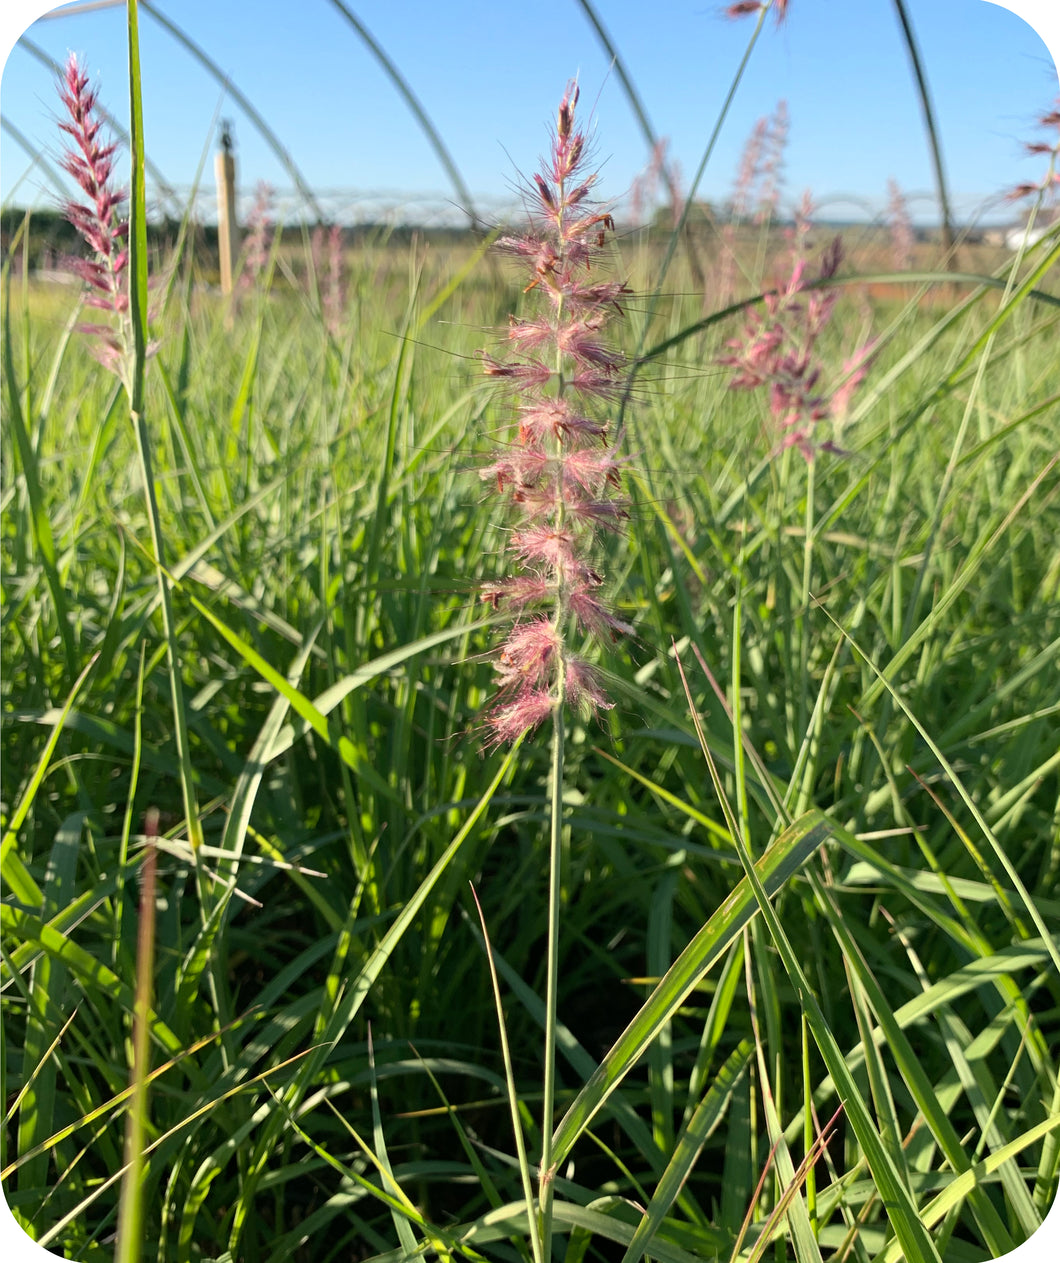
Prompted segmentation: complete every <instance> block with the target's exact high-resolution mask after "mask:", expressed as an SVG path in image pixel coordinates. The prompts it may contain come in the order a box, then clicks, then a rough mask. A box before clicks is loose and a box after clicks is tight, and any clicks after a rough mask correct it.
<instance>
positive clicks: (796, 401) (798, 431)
mask: <svg viewBox="0 0 1060 1263" xmlns="http://www.w3.org/2000/svg"><path fill="white" fill-rule="evenodd" d="M811 211H812V206H811V204H810V203H809V200H808V198H804V200H803V205H802V207H801V208H800V211H799V214H798V215H797V217H796V223H795V227H794V229H793V230H791V233H790V235H791V238H792V243H793V244H792V270H791V275H790V277H789V278H788V279H787V281H786V282H784V283H783V284H781V285H778V286H777V288H776V289H775V290H773V291H772V292H771V293H769V294H766V295H765V297H764V299H763V302H762V306H763V308H764V314H763V311H762V310H759V309H758V308H754V309H752V311H751V313H750V315H749V316H748V320H747V324H746V326H745V328H744V332H743V336H742V337H739V338H733V339H732V340H731V341H730V342H729V343H728V346H729V351H730V353H729V354H728V355H724V356H721V357H720V358H719V360H718V362H719V363H720V364H723V365H725V366H726V367H729V368H732V369H733V370H734V372H733V375H732V378H731V380H730V381H729V387H730V389H733V390H755V389H758V388H760V387H765V388H768V392H769V410H770V412H771V413H772V414H773V418H774V421H775V422H776V424H777V426H778V427H779V430H780V442H779V444H778V447H779V448H781V449H783V448H787V447H797V448H798V449H799V451H800V452H801V453H802V454H803V456H804V457H805V458H806V459H807V460H812V459H813V457H814V453H815V452H817V451H832V452H838V451H840V449H839V448H838V447H836V445H835V444H834V443H833V442H832V441H831V440H828V441H825V442H823V443H821V442H817V441H815V437H814V432H815V430H816V429H817V427H818V426H819V425H820V424H821V423H822V422H825V421H829V420H830V421H833V422H837V423H841V422H842V421H843V420H844V419H845V416H846V412H847V408H848V407H849V404H850V398H851V396H852V395H853V393H854V391H855V390H856V388H857V387H858V386H859V385H860V383H861V381H862V380H863V378H864V376H865V373H866V371H867V368H868V361H869V358H870V356H871V353H872V345H871V343H869V344H866V345H865V346H863V347H861V348H860V349H859V350H858V351H856V352H855V353H854V354H853V355H852V356H851V357H850V358H849V359H848V360H847V361H846V362H845V363H844V365H843V375H842V379H841V380H840V382H839V383H838V384H837V385H835V386H834V387H833V388H832V389H831V390H828V389H826V388H825V386H824V383H823V381H822V377H823V368H822V365H821V364H820V362H819V361H818V359H817V356H816V345H817V341H818V339H819V338H820V336H821V334H822V333H823V332H824V329H825V327H826V326H827V324H828V322H829V320H830V319H831V317H832V309H833V308H834V307H835V303H836V291H835V290H834V289H828V288H811V287H810V284H809V282H808V281H807V279H806V257H805V237H806V234H807V232H808V231H809V225H810V214H811ZM842 257H843V250H842V242H841V241H840V239H839V238H838V237H836V238H835V240H834V241H833V242H832V243H831V244H830V245H829V246H827V247H826V248H825V249H824V251H823V252H822V254H821V259H820V263H819V265H818V274H817V278H816V280H817V282H818V283H820V282H823V281H828V280H831V279H832V277H834V276H835V274H836V272H837V271H838V269H839V264H840V262H841V261H842Z"/></svg>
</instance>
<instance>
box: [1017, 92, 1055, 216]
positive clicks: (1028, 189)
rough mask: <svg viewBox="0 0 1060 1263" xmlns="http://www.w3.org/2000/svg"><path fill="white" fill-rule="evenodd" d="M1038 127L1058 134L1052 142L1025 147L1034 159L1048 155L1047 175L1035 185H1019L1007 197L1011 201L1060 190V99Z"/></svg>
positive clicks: (1042, 141) (1033, 142)
mask: <svg viewBox="0 0 1060 1263" xmlns="http://www.w3.org/2000/svg"><path fill="white" fill-rule="evenodd" d="M1038 126H1039V127H1043V128H1045V129H1047V130H1049V131H1055V132H1056V139H1055V140H1052V141H1045V140H1036V141H1032V142H1030V143H1028V144H1026V145H1024V149H1025V150H1026V152H1027V153H1028V154H1030V155H1031V156H1032V157H1038V156H1046V155H1048V158H1049V164H1048V167H1047V169H1046V172H1045V174H1044V175H1043V176H1042V178H1041V179H1040V180H1039V181H1038V182H1037V183H1035V184H1032V183H1030V182H1028V183H1025V184H1018V185H1016V187H1015V188H1014V189H1012V190H1011V191H1010V192H1009V193H1008V195H1007V197H1008V200H1009V201H1012V202H1019V201H1022V200H1023V198H1025V197H1043V196H1046V195H1048V194H1049V193H1055V192H1056V191H1057V190H1058V189H1060V170H1058V167H1060V97H1057V98H1056V104H1055V105H1054V106H1053V108H1052V109H1050V110H1047V111H1046V112H1045V113H1044V114H1042V115H1041V116H1040V117H1039V119H1038Z"/></svg>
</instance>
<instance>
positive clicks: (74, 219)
mask: <svg viewBox="0 0 1060 1263" xmlns="http://www.w3.org/2000/svg"><path fill="white" fill-rule="evenodd" d="M58 89H59V99H60V100H61V101H62V103H63V106H64V108H65V110H66V113H67V116H68V117H67V119H66V120H64V121H61V122H60V123H59V127H60V128H61V130H62V131H64V132H66V134H67V135H68V136H69V137H71V139H72V141H73V143H72V145H71V146H70V147H69V148H68V149H67V150H66V152H65V153H64V154H63V156H62V160H61V161H62V166H63V169H64V170H65V171H67V172H68V173H69V174H70V175H71V176H73V178H74V180H76V182H77V184H78V185H79V186H80V188H81V189H82V191H83V192H84V193H85V195H86V197H87V198H88V201H87V203H79V202H68V203H67V204H66V206H65V208H64V209H65V212H66V217H67V219H69V220H70V222H71V223H72V224H73V226H74V227H75V228H76V229H77V231H78V232H79V233H80V234H81V236H82V238H83V239H84V241H85V244H86V245H87V246H88V247H89V249H90V250H91V251H92V253H93V255H94V256H95V257H94V258H92V259H73V260H71V261H70V267H71V269H72V270H73V271H74V272H75V273H76V274H77V275H78V276H80V277H81V279H82V280H83V281H84V282H85V283H86V284H87V285H88V286H89V289H90V291H92V292H90V293H89V294H88V296H87V297H86V299H85V301H86V303H87V304H88V305H89V306H90V307H96V308H98V309H100V310H102V311H110V312H113V313H114V314H115V315H116V316H118V318H119V319H118V321H117V325H116V327H112V326H109V325H82V326H81V332H83V333H89V334H92V335H94V336H95V337H96V338H97V339H98V341H97V344H96V346H95V347H93V354H94V355H95V356H96V358H97V359H98V360H99V361H100V362H101V363H102V364H104V365H105V366H106V367H107V368H109V369H111V370H112V371H113V372H115V373H118V374H119V375H121V372H122V370H123V366H124V364H125V363H126V362H127V351H128V337H127V318H126V314H127V312H128V309H129V296H128V293H127V292H126V275H125V274H126V265H127V263H128V259H129V252H128V247H127V240H128V236H129V224H128V221H127V219H125V217H124V215H123V212H122V207H123V206H124V203H125V200H126V194H125V191H124V190H123V189H115V188H114V186H113V182H112V176H113V172H114V163H113V157H114V152H115V150H116V149H117V144H116V143H115V142H113V141H110V142H107V143H104V141H103V139H102V137H101V134H100V133H101V131H102V128H103V124H102V122H101V121H100V120H99V119H98V118H97V117H96V92H95V89H94V88H91V87H90V86H89V82H88V75H87V74H85V73H84V71H83V70H82V69H81V67H80V66H79V65H78V62H77V57H76V56H75V55H74V54H73V53H71V54H70V57H69V59H68V60H67V63H66V68H65V70H64V71H63V74H62V78H61V79H60V80H59V85H58Z"/></svg>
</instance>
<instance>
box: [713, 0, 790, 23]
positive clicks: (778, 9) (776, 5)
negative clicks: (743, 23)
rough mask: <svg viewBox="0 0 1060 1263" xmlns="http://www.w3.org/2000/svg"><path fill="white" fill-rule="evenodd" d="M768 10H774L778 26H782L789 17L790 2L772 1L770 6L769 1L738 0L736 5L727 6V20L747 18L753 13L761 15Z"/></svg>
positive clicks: (786, 0) (784, 0)
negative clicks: (764, 10)
mask: <svg viewBox="0 0 1060 1263" xmlns="http://www.w3.org/2000/svg"><path fill="white" fill-rule="evenodd" d="M766 8H771V9H772V10H773V16H774V18H775V19H776V23H777V26H780V25H781V24H782V23H783V21H784V19H785V18H786V17H787V16H788V0H772V4H770V2H769V0H736V3H735V4H729V5H726V7H725V16H726V17H727V18H745V17H749V16H750V15H751V14H752V13H761V12H762V10H763V9H766Z"/></svg>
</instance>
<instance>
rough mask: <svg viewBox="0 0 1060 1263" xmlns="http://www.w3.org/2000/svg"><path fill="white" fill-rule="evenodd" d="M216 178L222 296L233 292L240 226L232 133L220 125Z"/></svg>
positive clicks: (226, 125)
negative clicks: (233, 275) (219, 147)
mask: <svg viewBox="0 0 1060 1263" xmlns="http://www.w3.org/2000/svg"><path fill="white" fill-rule="evenodd" d="M214 173H215V175H216V178H217V250H218V254H219V255H220V260H221V293H222V294H230V293H231V292H232V273H233V272H234V271H235V264H236V256H237V254H238V253H239V224H238V222H237V221H236V158H235V154H234V153H233V152H232V132H231V130H230V125H229V124H228V123H222V124H221V149H220V152H219V153H218V154H217V156H216V158H215V159H214Z"/></svg>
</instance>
